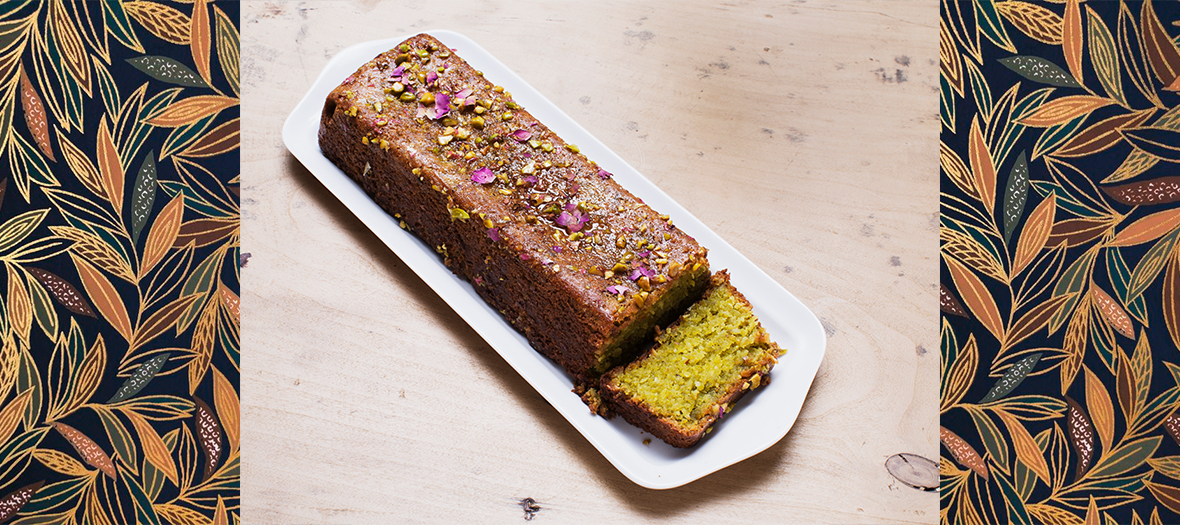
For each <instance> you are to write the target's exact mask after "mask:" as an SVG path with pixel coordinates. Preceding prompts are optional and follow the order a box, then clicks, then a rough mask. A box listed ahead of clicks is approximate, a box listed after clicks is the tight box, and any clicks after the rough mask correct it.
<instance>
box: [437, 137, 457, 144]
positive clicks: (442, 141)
mask: <svg viewBox="0 0 1180 525" xmlns="http://www.w3.org/2000/svg"><path fill="white" fill-rule="evenodd" d="M453 138H455V137H454V136H453V135H439V136H438V144H439V145H440V146H446V145H447V144H449V143H450V142H451V139H453Z"/></svg>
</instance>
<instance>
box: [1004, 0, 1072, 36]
mask: <svg viewBox="0 0 1180 525" xmlns="http://www.w3.org/2000/svg"><path fill="white" fill-rule="evenodd" d="M996 10H997V11H999V12H1000V14H1001V15H1003V16H1004V18H1007V19H1008V23H1010V24H1012V26H1013V27H1015V28H1016V29H1019V30H1020V32H1021V33H1024V34H1026V35H1028V36H1030V37H1032V38H1033V39H1035V40H1037V41H1040V42H1044V43H1046V44H1049V45H1053V46H1059V45H1061V33H1062V25H1063V22H1062V20H1061V17H1060V16H1058V15H1057V13H1054V12H1053V11H1050V10H1048V9H1045V8H1044V7H1041V6H1039V5H1036V4H1030V3H1028V2H1015V1H1012V2H999V3H997V4H996Z"/></svg>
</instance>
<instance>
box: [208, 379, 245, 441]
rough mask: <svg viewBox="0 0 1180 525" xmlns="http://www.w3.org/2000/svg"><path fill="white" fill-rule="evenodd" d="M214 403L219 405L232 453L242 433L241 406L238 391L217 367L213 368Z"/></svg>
mask: <svg viewBox="0 0 1180 525" xmlns="http://www.w3.org/2000/svg"><path fill="white" fill-rule="evenodd" d="M213 405H214V406H216V407H217V416H218V417H219V418H220V419H221V429H222V430H224V431H225V439H226V441H229V449H230V451H231V453H232V451H234V450H237V449H238V437H239V436H240V435H241V429H240V426H241V419H242V416H241V407H240V406H239V397H238V392H237V391H236V390H234V386H233V384H231V383H230V382H229V379H226V377H225V375H224V374H222V373H221V371H220V370H218V369H217V368H216V367H214V368H213Z"/></svg>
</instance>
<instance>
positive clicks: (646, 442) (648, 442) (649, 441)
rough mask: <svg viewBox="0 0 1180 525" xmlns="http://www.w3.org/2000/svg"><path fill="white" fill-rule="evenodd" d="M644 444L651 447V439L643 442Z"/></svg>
mask: <svg viewBox="0 0 1180 525" xmlns="http://www.w3.org/2000/svg"><path fill="white" fill-rule="evenodd" d="M643 444H644V445H648V446H651V438H647V439H645V440H643Z"/></svg>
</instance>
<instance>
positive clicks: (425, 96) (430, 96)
mask: <svg viewBox="0 0 1180 525" xmlns="http://www.w3.org/2000/svg"><path fill="white" fill-rule="evenodd" d="M418 102H421V103H423V104H433V103H434V93H431V92H429V91H426V92H423V93H422V94H421V95H418Z"/></svg>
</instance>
